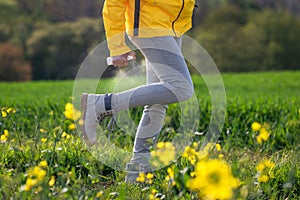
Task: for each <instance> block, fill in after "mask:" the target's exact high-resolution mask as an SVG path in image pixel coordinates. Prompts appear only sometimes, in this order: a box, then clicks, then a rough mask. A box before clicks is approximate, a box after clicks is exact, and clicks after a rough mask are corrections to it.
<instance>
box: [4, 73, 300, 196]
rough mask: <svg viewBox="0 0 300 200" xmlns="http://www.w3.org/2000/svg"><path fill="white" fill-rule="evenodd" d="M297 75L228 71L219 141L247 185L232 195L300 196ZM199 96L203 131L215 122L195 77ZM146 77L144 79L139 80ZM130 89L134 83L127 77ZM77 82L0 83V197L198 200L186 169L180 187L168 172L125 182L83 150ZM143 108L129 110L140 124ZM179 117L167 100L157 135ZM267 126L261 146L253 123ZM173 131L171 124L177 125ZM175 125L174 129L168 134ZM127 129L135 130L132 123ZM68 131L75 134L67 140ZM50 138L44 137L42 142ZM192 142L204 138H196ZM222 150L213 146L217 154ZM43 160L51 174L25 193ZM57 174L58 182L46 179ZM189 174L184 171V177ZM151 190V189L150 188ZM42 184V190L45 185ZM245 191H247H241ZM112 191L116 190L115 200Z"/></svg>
mask: <svg viewBox="0 0 300 200" xmlns="http://www.w3.org/2000/svg"><path fill="white" fill-rule="evenodd" d="M299 77H300V72H297V71H296V72H263V73H242V74H224V75H223V80H224V84H225V89H226V100H227V108H226V120H225V125H224V128H223V130H222V133H221V135H220V137H219V139H218V142H219V143H220V144H221V146H222V154H223V155H224V160H225V161H226V162H227V163H228V165H230V167H231V169H232V173H233V175H234V176H235V177H237V178H238V179H239V180H240V181H242V182H243V184H242V186H241V187H240V188H239V189H237V191H235V193H234V194H235V195H236V196H235V197H234V198H237V197H238V196H239V197H241V198H242V199H243V198H244V199H245V195H242V193H243V191H244V193H245V190H246V191H247V193H248V194H247V199H299V187H300V168H299V166H300V159H299V153H300V152H299V150H300V149H299V147H300V146H299V144H300V137H299V134H300V133H299V130H300V113H299V112H300V111H299V109H300V85H299ZM193 80H194V84H195V89H196V94H197V97H198V99H199V107H200V111H201V112H200V116H199V117H200V125H199V128H198V131H199V132H202V131H206V130H207V126H208V124H209V121H210V114H211V108H210V102H209V101H210V97H209V94H208V91H207V88H206V86H205V84H204V83H203V80H202V79H201V77H198V76H194V77H193ZM117 82H118V80H116V79H115V80H101V83H100V84H99V86H98V89H99V91H101V92H105V91H110V90H112V89H113V88H114V86H115V84H116V83H117ZM138 82H141V80H138ZM124 83H126V84H125V86H124V85H122V87H123V86H124V87H125V88H126V87H131V86H132V85H134V84H136V83H135V82H134V81H133V82H132V83H129V82H128V81H127V82H126V81H124ZM73 84H74V82H73V81H40V82H25V83H0V91H1V96H0V108H2V110H4V109H7V108H10V107H12V108H14V109H15V110H16V112H15V113H9V114H8V116H7V117H5V118H4V117H1V115H0V135H1V134H3V133H4V130H8V131H9V137H8V140H7V141H6V142H2V143H0V152H1V153H0V198H1V199H9V198H13V199H95V198H97V197H96V196H97V193H98V192H99V191H102V192H103V195H102V197H98V198H99V199H113V198H116V199H149V195H150V193H151V190H152V189H156V190H158V192H160V193H162V194H163V195H166V197H165V199H196V197H197V195H196V193H195V192H191V191H189V190H187V188H186V186H185V185H184V184H183V183H182V178H183V176H181V174H180V173H179V172H178V173H176V176H175V180H176V182H177V185H176V187H172V186H168V184H167V183H166V181H165V180H164V178H165V175H166V174H167V172H166V169H162V170H160V171H156V172H154V175H155V178H154V182H153V184H151V185H127V184H125V183H124V176H125V173H124V172H122V171H116V170H113V169H111V168H110V167H108V166H106V165H104V164H102V163H101V162H99V161H98V160H97V159H95V158H94V157H93V156H91V153H90V152H89V151H88V150H87V149H86V148H85V146H84V145H83V143H82V141H81V140H80V139H79V137H78V135H77V131H76V130H70V129H69V128H68V126H69V125H70V124H71V123H73V121H72V120H69V119H66V118H65V116H64V114H63V112H64V106H65V104H66V103H67V102H71V101H72V92H73ZM141 109H142V108H137V109H132V110H131V111H130V114H131V117H132V118H133V120H134V121H135V122H136V123H138V120H139V116H140V113H138V112H137V111H141ZM179 120H180V119H179V118H178V106H177V105H176V104H174V105H170V106H169V109H168V116H167V119H166V122H165V125H164V127H163V130H162V134H161V135H162V136H161V138H160V140H168V139H170V137H171V135H172V133H173V132H176V127H177V126H178V123H180V121H179ZM255 121H257V122H260V123H267V124H268V127H269V131H270V133H271V134H270V137H269V139H268V140H267V141H266V142H264V143H263V144H262V145H259V144H258V143H257V141H256V136H257V133H256V132H253V131H252V130H251V124H252V123H253V122H255ZM172 128H173V129H172ZM170 130H171V131H170ZM123 131H128V132H129V131H131V132H132V130H130V129H129V128H128V129H127V130H123ZM63 132H66V133H67V134H68V135H70V136H71V137H70V138H69V139H67V138H66V137H63V136H65V135H63ZM115 133H116V134H115V135H113V136H112V138H111V139H112V140H113V142H115V144H116V145H117V146H120V147H122V148H126V149H128V150H131V148H132V141H133V136H132V135H124V134H122V131H118V130H116V131H115ZM45 138H46V139H47V141H46V142H41V139H45ZM195 141H199V142H201V141H202V138H201V136H197V137H196V138H195ZM109 153H110V155H109V159H111V160H114V159H118V158H119V153H120V152H109ZM219 153H220V152H216V151H213V152H212V154H211V156H212V157H217V156H218V154H219ZM264 158H266V159H270V160H271V161H272V162H274V163H275V167H274V169H272V173H273V178H272V179H270V180H269V181H268V182H267V183H260V184H257V178H256V175H257V171H256V165H257V163H258V162H259V161H261V160H262V159H264ZM42 160H46V161H47V162H48V167H47V169H46V176H45V177H44V178H43V180H42V181H41V182H40V183H39V184H38V186H41V187H38V186H37V187H36V188H35V189H32V190H30V191H21V190H20V188H21V187H22V186H24V185H25V184H26V180H27V179H28V176H26V174H28V172H29V170H30V168H32V167H34V166H37V165H38V164H39V162H40V161H42ZM172 165H173V166H174V169H178V170H180V169H184V168H187V169H188V170H189V171H190V170H192V169H193V166H191V165H190V164H188V162H187V160H185V159H184V158H179V159H178V160H177V162H176V163H173V164H172ZM51 176H54V177H55V179H56V181H55V184H54V186H51V187H50V186H48V182H49V180H50V179H51ZM186 176H187V175H185V177H186ZM146 186H147V187H149V188H147V187H146ZM40 188H43V189H42V190H41V189H40ZM242 188H243V189H242ZM115 192H117V193H118V196H117V197H114V194H115Z"/></svg>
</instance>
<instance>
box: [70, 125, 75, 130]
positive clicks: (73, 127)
mask: <svg viewBox="0 0 300 200" xmlns="http://www.w3.org/2000/svg"><path fill="white" fill-rule="evenodd" d="M68 129H69V130H74V129H76V125H75V124H70V125H69V126H68Z"/></svg>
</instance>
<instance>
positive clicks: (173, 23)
mask: <svg viewBox="0 0 300 200" xmlns="http://www.w3.org/2000/svg"><path fill="white" fill-rule="evenodd" d="M183 8H184V0H182V5H181V8H180V11H179V13H178V15H177V17H176V19H175V20H174V21H173V22H172V30H173V32H174V35H175V37H177V35H176V31H175V22H176V21H177V20H178V19H179V17H180V15H181V13H182V10H183Z"/></svg>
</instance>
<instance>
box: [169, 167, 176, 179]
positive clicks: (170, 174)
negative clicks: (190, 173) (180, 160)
mask: <svg viewBox="0 0 300 200" xmlns="http://www.w3.org/2000/svg"><path fill="white" fill-rule="evenodd" d="M167 172H168V174H169V176H170V177H171V178H174V175H175V173H174V170H173V169H172V168H171V167H168V169H167Z"/></svg>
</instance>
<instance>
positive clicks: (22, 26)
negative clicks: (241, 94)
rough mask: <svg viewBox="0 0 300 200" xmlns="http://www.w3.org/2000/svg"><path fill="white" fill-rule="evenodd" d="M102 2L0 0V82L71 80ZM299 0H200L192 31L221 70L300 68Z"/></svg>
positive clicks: (96, 38)
mask: <svg viewBox="0 0 300 200" xmlns="http://www.w3.org/2000/svg"><path fill="white" fill-rule="evenodd" d="M102 6H103V0H101V1H96V0H85V1H83V0H72V1H68V0H0V81H12V80H14V81H24V80H41V79H43V80H44V79H71V78H74V77H75V75H76V72H77V70H78V67H79V65H80V64H81V62H82V61H83V59H84V58H85V56H86V55H87V54H88V52H89V51H90V50H91V49H93V48H94V47H95V46H96V45H97V44H99V43H100V42H102V41H103V40H105V33H104V28H103V23H102V19H101V9H102ZM299 15H300V0H199V1H198V8H196V10H195V14H194V27H193V29H192V30H191V31H190V32H189V35H191V36H192V37H193V38H194V39H196V40H197V41H199V43H200V44H202V45H203V47H204V48H205V49H206V50H207V51H208V52H209V54H210V55H211V56H212V58H213V59H214V61H215V62H216V64H217V66H218V67H219V69H220V70H221V71H222V72H241V71H259V70H297V69H300V37H299V35H300V19H299Z"/></svg>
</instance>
